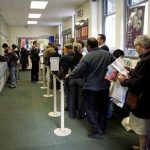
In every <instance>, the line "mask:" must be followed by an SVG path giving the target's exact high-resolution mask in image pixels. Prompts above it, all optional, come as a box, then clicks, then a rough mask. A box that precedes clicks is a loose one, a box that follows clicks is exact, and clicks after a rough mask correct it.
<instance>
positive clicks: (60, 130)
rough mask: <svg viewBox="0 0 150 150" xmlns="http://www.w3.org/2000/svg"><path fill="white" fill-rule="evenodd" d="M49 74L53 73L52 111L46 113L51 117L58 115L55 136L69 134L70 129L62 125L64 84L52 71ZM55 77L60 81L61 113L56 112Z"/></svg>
mask: <svg viewBox="0 0 150 150" xmlns="http://www.w3.org/2000/svg"><path fill="white" fill-rule="evenodd" d="M51 74H52V75H53V90H54V112H50V113H48V115H49V116H52V117H58V116H60V114H61V116H60V128H56V129H55V130H54V134H56V135H57V136H67V135H69V134H71V129H69V128H65V126H64V84H63V80H60V79H59V78H58V77H57V76H56V75H54V74H53V73H52V72H51ZM56 79H57V80H58V81H59V82H60V85H61V86H60V87H61V96H60V97H61V103H60V104H61V107H60V110H61V113H59V112H57V101H56V100H57V95H56Z"/></svg>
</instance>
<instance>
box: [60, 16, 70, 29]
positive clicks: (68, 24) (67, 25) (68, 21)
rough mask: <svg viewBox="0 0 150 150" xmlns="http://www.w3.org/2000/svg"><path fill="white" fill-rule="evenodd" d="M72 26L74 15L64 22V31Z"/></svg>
mask: <svg viewBox="0 0 150 150" xmlns="http://www.w3.org/2000/svg"><path fill="white" fill-rule="evenodd" d="M69 28H72V17H69V18H68V19H67V20H65V21H64V22H63V24H62V31H64V30H67V29H69Z"/></svg>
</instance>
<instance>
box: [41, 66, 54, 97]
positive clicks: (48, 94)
mask: <svg viewBox="0 0 150 150" xmlns="http://www.w3.org/2000/svg"><path fill="white" fill-rule="evenodd" d="M46 68H47V72H46V79H47V94H46V95H43V96H44V97H52V96H53V95H52V94H50V87H49V84H50V70H49V66H47V67H46Z"/></svg>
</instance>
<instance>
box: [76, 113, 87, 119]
mask: <svg viewBox="0 0 150 150" xmlns="http://www.w3.org/2000/svg"><path fill="white" fill-rule="evenodd" d="M85 118H86V114H84V115H81V114H78V119H85Z"/></svg>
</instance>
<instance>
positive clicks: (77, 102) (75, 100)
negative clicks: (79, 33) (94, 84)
mask: <svg viewBox="0 0 150 150" xmlns="http://www.w3.org/2000/svg"><path fill="white" fill-rule="evenodd" d="M73 49H74V56H73V57H72V58H71V59H72V60H71V62H72V63H71V65H70V69H71V70H73V69H74V67H75V66H77V64H78V63H79V61H80V59H81V58H82V52H83V50H82V45H81V44H80V43H74V45H73ZM69 88H70V99H69V108H68V109H69V117H70V118H76V117H80V118H81V117H85V112H84V111H82V110H83V108H82V107H83V106H82V101H83V79H81V78H77V79H76V78H71V79H69Z"/></svg>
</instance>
